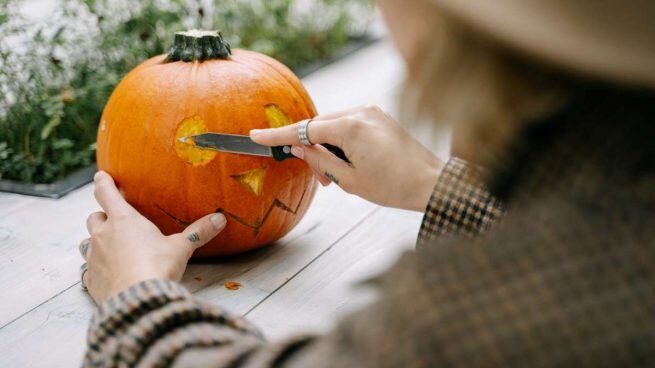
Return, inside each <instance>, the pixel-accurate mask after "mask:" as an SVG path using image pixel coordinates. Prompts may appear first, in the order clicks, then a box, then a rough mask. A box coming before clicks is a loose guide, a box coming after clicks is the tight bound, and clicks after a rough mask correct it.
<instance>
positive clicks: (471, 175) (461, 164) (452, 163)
mask: <svg viewBox="0 0 655 368" xmlns="http://www.w3.org/2000/svg"><path fill="white" fill-rule="evenodd" d="M504 212H505V209H504V207H503V205H502V203H501V202H500V201H498V200H497V199H496V198H494V197H493V196H492V195H491V193H489V191H488V190H487V189H486V187H485V185H484V182H483V169H482V168H480V167H478V166H476V165H473V164H469V163H467V162H466V161H464V160H461V159H458V158H455V157H453V158H451V159H450V160H449V161H448V163H446V166H445V167H444V169H443V170H442V171H441V174H440V176H439V180H438V181H437V184H436V185H435V186H434V190H433V192H432V196H431V197H430V201H429V202H428V205H427V208H426V210H425V215H424V217H423V223H422V224H421V230H420V232H419V243H425V242H426V241H429V240H431V239H433V238H435V237H437V236H440V235H445V234H452V235H464V236H469V237H472V236H477V235H479V234H480V233H482V232H484V231H486V230H488V229H489V228H490V227H491V226H492V225H493V224H494V223H496V222H498V221H499V220H500V219H501V218H502V217H503V215H504Z"/></svg>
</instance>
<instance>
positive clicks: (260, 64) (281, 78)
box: [232, 51, 316, 117]
mask: <svg viewBox="0 0 655 368" xmlns="http://www.w3.org/2000/svg"><path fill="white" fill-rule="evenodd" d="M245 53H247V54H250V53H251V52H248V51H245ZM234 56H235V57H233V58H232V60H234V61H237V60H238V59H237V58H238V57H239V55H238V54H235V55H234ZM248 61H254V63H252V64H247V63H243V62H240V63H241V64H242V65H244V66H246V67H248V68H250V69H253V68H257V69H266V70H268V71H273V73H274V74H275V75H276V76H277V78H275V79H274V80H275V81H276V83H278V84H281V85H286V86H287V87H289V88H290V89H291V91H293V93H294V94H295V97H296V98H297V99H299V100H300V101H302V104H301V106H302V107H303V110H304V111H303V112H304V113H305V115H308V116H310V117H313V116H314V115H316V112H315V111H314V109H313V108H309V106H308V105H307V102H306V101H305V99H304V98H303V97H302V94H301V93H300V92H299V91H298V89H297V88H296V86H295V85H294V84H293V83H291V82H290V81H289V80H288V79H287V77H286V76H285V75H284V74H282V73H281V72H280V71H279V70H277V69H275V68H273V67H272V66H271V65H269V64H268V63H266V62H265V61H263V60H260V59H259V58H253V59H249V60H248ZM305 93H306V92H305Z"/></svg>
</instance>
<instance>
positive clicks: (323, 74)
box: [303, 40, 404, 115]
mask: <svg viewBox="0 0 655 368" xmlns="http://www.w3.org/2000/svg"><path fill="white" fill-rule="evenodd" d="M403 76H404V72H403V63H402V60H401V59H400V56H398V54H397V53H396V51H395V50H394V48H393V44H392V43H391V41H389V40H384V41H380V42H378V43H376V44H374V45H372V46H370V47H367V48H366V49H364V50H362V51H359V52H357V53H355V54H353V55H352V56H351V57H349V58H346V59H344V60H341V61H339V62H337V63H335V64H332V65H329V66H328V67H326V68H324V69H321V70H319V71H318V72H316V73H313V74H311V75H310V76H308V77H306V78H304V79H303V84H304V85H305V87H306V88H307V91H308V92H309V94H310V95H311V96H312V99H313V100H314V102H315V104H316V106H317V107H318V110H319V114H320V113H326V112H332V111H338V110H343V109H347V108H351V107H355V106H360V105H365V104H369V103H373V104H377V105H379V106H380V107H382V108H383V109H384V110H386V111H387V112H389V113H391V114H392V115H395V114H396V111H397V109H396V96H397V92H398V89H399V86H400V85H401V83H402V80H403Z"/></svg>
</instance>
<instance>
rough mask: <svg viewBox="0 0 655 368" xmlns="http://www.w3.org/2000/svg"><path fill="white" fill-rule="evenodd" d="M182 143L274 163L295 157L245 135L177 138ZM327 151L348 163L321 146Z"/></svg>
mask: <svg viewBox="0 0 655 368" xmlns="http://www.w3.org/2000/svg"><path fill="white" fill-rule="evenodd" d="M178 141H180V142H182V143H187V144H192V145H194V146H196V147H198V148H201V149H211V150H215V151H220V152H230V153H238V154H245V155H255V156H265V157H272V158H273V159H275V160H276V161H284V160H286V159H288V158H291V157H295V156H294V155H292V154H291V146H289V145H287V146H273V147H269V146H264V145H261V144H259V143H255V142H253V140H252V139H251V138H250V137H249V136H247V135H238V134H225V133H202V134H197V135H191V136H187V137H182V138H179V139H178ZM321 145H322V146H323V147H325V148H326V149H327V150H328V151H330V152H332V153H333V154H334V155H335V156H337V157H339V158H340V159H342V160H344V161H346V162H348V163H349V162H350V161H349V160H348V157H346V154H345V153H344V152H343V150H342V149H341V148H339V147H337V146H333V145H331V144H327V143H324V144H321Z"/></svg>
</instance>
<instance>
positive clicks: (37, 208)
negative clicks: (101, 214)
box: [0, 186, 99, 326]
mask: <svg viewBox="0 0 655 368" xmlns="http://www.w3.org/2000/svg"><path fill="white" fill-rule="evenodd" d="M92 191H93V188H92V186H86V187H84V188H82V189H80V190H77V191H75V192H74V193H71V194H70V195H69V196H68V197H66V198H65V200H60V201H57V200H49V199H39V200H37V201H36V203H33V204H32V205H30V206H28V207H25V208H22V209H20V210H17V211H15V212H14V213H13V214H11V215H10V216H5V217H3V218H0V231H4V232H5V233H6V235H5V236H4V239H3V240H2V242H0V254H2V255H3V256H2V258H0V288H2V290H3V292H2V299H3V300H5V301H11V302H4V303H0V326H3V325H5V324H6V323H8V322H10V321H12V320H14V319H15V318H17V317H18V316H20V315H21V314H23V313H25V312H26V311H28V310H30V309H31V308H34V307H36V306H37V305H39V304H41V303H43V302H44V301H45V300H47V299H49V298H51V297H52V296H54V295H56V294H58V293H59V292H61V291H62V290H64V289H66V288H68V287H70V286H71V285H72V284H74V283H75V282H77V281H78V267H79V265H80V264H81V263H82V259H81V258H80V256H79V254H78V252H77V246H78V244H79V242H80V241H81V240H82V239H84V238H85V237H88V234H87V232H86V226H85V220H86V216H87V215H88V214H89V213H91V212H93V211H96V210H98V209H99V207H98V205H97V204H96V203H95V201H94V200H93V195H92Z"/></svg>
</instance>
